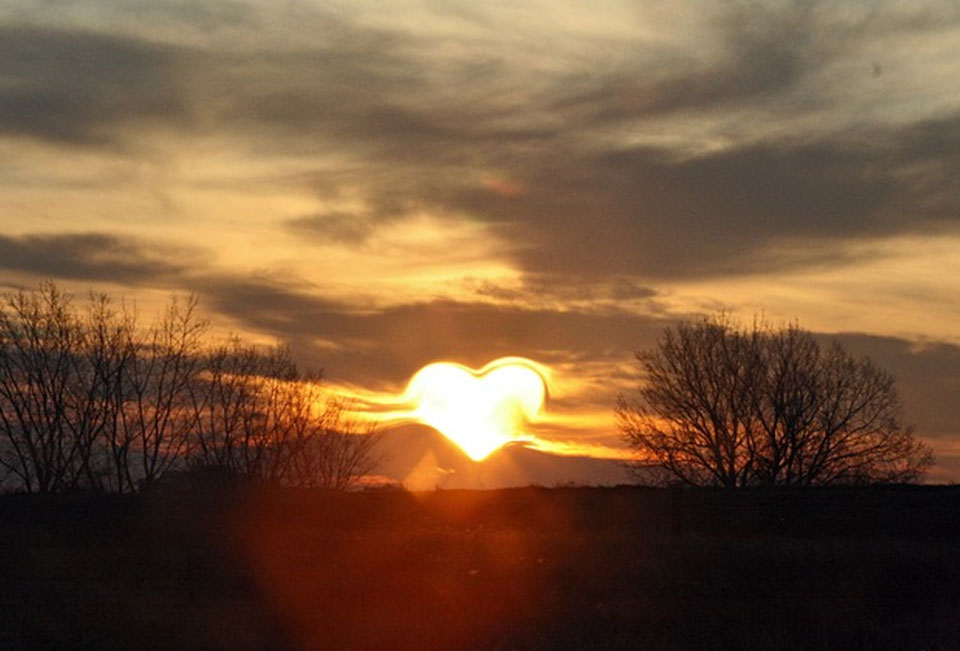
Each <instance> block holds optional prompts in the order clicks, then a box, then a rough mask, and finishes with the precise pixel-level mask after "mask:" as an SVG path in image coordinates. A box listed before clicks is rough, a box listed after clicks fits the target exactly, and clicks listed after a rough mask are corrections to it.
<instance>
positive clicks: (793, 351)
mask: <svg viewBox="0 0 960 651" xmlns="http://www.w3.org/2000/svg"><path fill="white" fill-rule="evenodd" d="M636 357H637V360H638V362H639V363H640V366H641V369H642V371H643V374H644V378H643V379H644V381H643V383H642V384H641V386H640V388H639V395H638V397H636V398H634V399H628V398H626V397H624V396H621V397H620V398H619V400H618V404H617V410H616V415H617V419H618V422H619V426H620V430H621V433H622V435H623V437H624V439H625V440H626V442H627V443H628V444H629V445H630V446H631V447H633V449H634V450H635V451H636V452H637V462H636V464H637V467H643V468H650V469H654V470H656V471H660V472H661V473H662V474H663V476H664V477H665V478H667V479H671V480H676V481H680V482H682V483H687V484H691V485H719V486H727V487H734V486H751V485H817V484H831V483H857V484H863V483H874V482H903V481H915V480H917V479H918V478H919V477H921V476H922V474H923V473H924V472H925V470H926V468H927V467H928V466H929V465H930V463H931V459H932V457H931V454H930V452H929V450H928V449H927V448H926V447H925V446H923V445H922V444H921V443H920V442H919V441H917V440H916V439H915V437H914V436H913V433H912V430H911V429H910V428H909V427H906V426H904V424H903V422H902V408H901V405H900V401H899V398H898V395H897V391H896V387H895V383H894V380H893V378H892V377H891V376H890V374H889V373H886V372H885V371H883V370H881V369H879V368H877V367H876V366H875V365H874V364H872V363H871V362H870V361H869V360H867V359H857V358H855V357H853V356H852V355H850V354H849V353H848V352H846V351H845V350H844V349H843V348H842V347H841V346H840V345H839V344H836V343H834V344H833V345H831V346H830V347H829V348H827V349H823V348H822V347H821V346H820V344H819V343H818V342H817V341H816V339H815V338H814V337H813V336H812V335H811V334H810V333H809V332H806V331H804V330H802V329H800V328H799V327H798V326H796V325H791V326H787V327H783V328H774V327H772V326H770V325H768V324H764V323H762V322H758V321H755V322H754V323H753V326H752V327H751V328H742V327H739V326H738V325H736V324H735V323H733V322H732V321H730V320H729V319H728V318H726V317H724V316H722V315H721V316H717V317H713V318H709V319H704V320H702V321H700V322H696V323H689V322H684V323H681V324H679V325H678V326H676V327H675V328H667V329H666V331H665V332H664V335H663V337H662V338H661V340H660V342H659V344H658V346H657V347H656V348H654V349H651V350H645V351H640V352H638V353H637V355H636Z"/></svg>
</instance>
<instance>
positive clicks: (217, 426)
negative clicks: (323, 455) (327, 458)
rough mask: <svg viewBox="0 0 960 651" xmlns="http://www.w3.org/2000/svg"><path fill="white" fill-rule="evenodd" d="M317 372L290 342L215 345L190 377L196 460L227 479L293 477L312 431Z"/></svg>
mask: <svg viewBox="0 0 960 651" xmlns="http://www.w3.org/2000/svg"><path fill="white" fill-rule="evenodd" d="M317 382H318V378H315V379H313V381H310V379H308V378H306V377H304V376H302V375H301V373H300V371H299V369H298V368H297V365H296V364H295V363H294V361H293V359H292V357H291V355H290V351H289V349H288V348H287V347H285V346H274V347H272V348H267V349H261V348H258V347H257V346H253V345H248V344H244V343H243V342H242V341H240V340H239V339H237V338H232V339H230V340H229V341H227V342H226V343H223V344H220V345H218V346H215V347H214V348H211V349H210V350H209V351H208V353H207V355H206V357H205V361H204V367H203V371H202V373H200V374H199V375H198V376H197V377H196V378H195V381H194V382H193V383H192V385H191V387H192V402H193V410H194V419H195V420H194V423H195V425H194V432H195V438H196V448H197V449H196V455H195V464H199V465H201V466H202V467H204V468H206V469H207V470H208V471H216V472H219V473H221V474H222V476H223V478H224V479H243V480H246V481H255V482H267V483H273V484H283V483H288V475H289V473H290V470H291V464H292V462H293V458H294V457H295V456H296V455H297V454H298V453H299V452H300V450H301V449H302V448H303V447H304V446H305V445H306V443H307V441H308V440H309V439H310V438H311V437H312V436H313V432H314V429H315V425H314V421H315V419H316V415H315V413H314V412H315V409H316V404H317V401H318V399H319V397H318V395H317V389H316V387H317V386H318V384H317Z"/></svg>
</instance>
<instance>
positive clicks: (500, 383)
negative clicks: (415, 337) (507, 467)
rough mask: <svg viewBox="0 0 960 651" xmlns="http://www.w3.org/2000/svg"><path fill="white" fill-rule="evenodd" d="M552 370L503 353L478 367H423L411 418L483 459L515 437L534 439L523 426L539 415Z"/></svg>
mask: <svg viewBox="0 0 960 651" xmlns="http://www.w3.org/2000/svg"><path fill="white" fill-rule="evenodd" d="M548 378H549V374H548V371H547V369H546V368H545V367H544V366H543V365H541V364H537V363H536V362H534V361H532V360H529V359H525V358H522V357H502V358H500V359H497V360H494V361H492V362H490V363H489V364H487V365H486V366H484V367H483V368H482V369H480V370H479V371H475V370H473V369H471V368H468V367H466V366H463V365H461V364H455V363H453V362H436V363H433V364H428V365H427V366H424V367H423V368H422V369H420V370H419V371H418V372H417V373H416V374H415V375H414V376H413V377H412V378H411V379H410V382H409V384H408V385H407V390H406V392H405V398H406V399H407V400H408V401H409V402H410V403H411V404H413V405H415V407H414V409H413V412H412V417H413V419H414V420H417V421H419V422H421V423H423V424H424V425H429V426H430V427H433V428H434V429H436V430H438V431H439V432H441V433H442V434H443V435H444V436H446V437H447V438H448V439H450V440H451V441H453V442H454V443H456V444H457V445H458V446H459V447H460V448H461V449H462V450H463V451H464V452H465V453H466V454H467V456H469V457H470V458H471V459H473V460H474V461H480V460H482V459H484V458H486V457H487V456H489V455H490V453H492V452H493V451H494V450H497V449H498V448H500V447H502V446H503V445H505V444H507V443H510V442H514V441H533V440H534V438H533V437H532V436H530V435H529V434H527V433H526V432H525V431H524V426H525V425H526V424H527V423H529V422H532V421H534V420H535V419H536V417H537V415H538V414H539V413H540V410H541V409H542V408H543V405H544V403H545V401H546V399H547V396H548V383H549V379H548Z"/></svg>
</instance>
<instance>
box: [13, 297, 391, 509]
mask: <svg viewBox="0 0 960 651" xmlns="http://www.w3.org/2000/svg"><path fill="white" fill-rule="evenodd" d="M196 311H197V300H196V298H194V297H190V298H188V299H186V300H185V301H183V300H180V299H177V298H176V297H174V298H173V299H171V301H170V303H169V304H168V306H167V307H166V309H165V311H164V312H163V314H162V316H161V317H160V318H159V319H158V320H157V321H156V322H155V323H154V324H153V325H152V326H151V327H150V328H148V329H146V330H141V329H140V328H139V327H138V325H137V315H136V313H135V312H133V311H131V310H128V309H127V308H126V306H125V305H124V304H123V303H120V304H119V305H116V304H114V303H113V302H112V301H111V300H110V298H109V297H108V296H107V295H105V294H93V293H91V294H90V297H89V301H88V303H87V306H86V309H84V310H77V309H75V308H74V307H73V305H72V302H71V298H70V297H69V296H68V295H67V294H65V293H63V292H61V291H60V290H59V289H58V288H57V287H56V286H55V285H54V284H53V283H45V284H43V285H41V287H40V288H39V289H38V290H36V291H32V292H27V291H19V292H16V293H12V294H7V295H5V296H3V300H2V303H0V482H5V483H6V484H7V485H10V486H13V487H16V488H17V489H19V490H25V491H27V492H49V491H60V490H72V489H77V488H84V489H90V488H92V489H96V490H114V491H119V492H125V491H132V490H137V489H138V488H140V487H142V486H149V485H150V484H152V483H154V482H156V481H157V480H158V479H160V478H161V477H162V476H163V475H164V473H166V472H167V471H169V470H170V469H172V468H174V467H176V466H178V465H189V464H193V465H195V466H201V467H202V468H205V469H207V470H210V471H213V472H214V473H219V476H220V478H221V479H230V480H232V479H237V478H242V479H244V480H250V481H256V482H266V483H271V484H276V485H300V486H315V487H323V488H334V489H343V488H346V487H348V486H349V485H351V484H352V483H353V482H355V481H356V480H357V479H358V478H359V477H362V476H363V475H364V474H367V473H369V472H370V471H371V470H372V468H373V465H374V463H375V459H374V457H373V454H372V451H373V448H374V446H375V445H376V443H377V440H378V437H377V436H376V435H375V434H374V433H373V432H372V430H364V429H362V428H360V427H359V426H357V425H356V424H355V423H353V422H351V421H348V420H347V419H345V418H344V417H343V414H344V410H343V408H342V405H340V404H339V403H336V402H335V401H329V400H328V399H327V396H326V394H325V392H324V391H323V390H322V386H321V383H320V376H319V375H316V376H310V375H305V374H303V373H301V372H300V370H299V369H298V367H297V365H296V363H295V362H294V360H293V357H292V355H291V353H290V350H289V349H288V348H287V347H285V346H280V345H278V346H274V347H269V348H262V347H258V346H254V345H250V344H246V343H244V342H243V341H241V340H240V339H239V338H237V337H233V338H231V339H229V340H227V341H226V342H224V343H221V344H219V345H213V346H211V345H209V344H207V343H205V341H204V336H205V331H206V324H205V323H204V322H202V321H201V320H199V319H198V317H197V316H196Z"/></svg>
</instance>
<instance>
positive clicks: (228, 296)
mask: <svg viewBox="0 0 960 651" xmlns="http://www.w3.org/2000/svg"><path fill="white" fill-rule="evenodd" d="M191 288H192V289H193V290H195V291H197V292H198V293H200V294H201V296H202V297H203V298H204V301H205V304H207V305H208V306H210V307H211V308H212V309H214V310H215V311H217V312H219V313H221V314H223V315H225V316H228V317H229V318H230V319H231V320H234V321H236V322H239V323H240V324H242V325H243V326H244V327H246V328H249V329H251V330H254V331H258V332H262V333H269V334H270V335H273V336H276V337H279V338H280V339H282V340H285V341H288V342H290V343H291V344H293V345H294V346H295V347H296V348H298V352H300V353H301V354H302V356H303V358H304V359H308V360H309V361H310V362H311V363H313V364H314V365H316V366H326V367H328V368H331V369H333V370H334V372H335V373H338V374H339V373H347V374H349V375H350V376H351V377H350V380H351V381H353V382H372V383H377V382H383V381H388V382H403V381H406V380H407V379H408V378H409V376H410V375H412V374H413V372H414V371H416V370H417V369H419V368H420V367H421V366H422V365H423V364H425V363H427V362H429V361H436V360H442V359H453V360H456V361H460V362H462V363H466V364H472V365H475V366H476V367H478V368H479V367H480V366H482V365H483V364H485V363H487V362H489V361H490V360H491V359H494V358H496V357H502V356H507V355H517V354H524V355H530V356H532V357H533V358H535V359H537V360H538V361H543V362H545V363H552V362H554V361H564V362H569V361H572V360H574V359H576V358H578V357H579V358H580V359H629V358H630V357H631V355H632V352H633V351H634V350H636V348H637V347H640V346H642V345H646V344H647V343H649V342H652V341H653V340H655V337H656V335H657V334H659V331H660V329H661V328H662V326H663V324H664V323H665V321H664V320H663V319H661V318H659V317H656V316H642V315H636V314H630V313H626V312H619V313H610V312H608V313H603V314H600V313H592V314H591V313H584V312H571V311H566V312H564V311H558V310H528V309H523V308H518V307H500V306H497V305H491V304H485V303H464V302H457V301H449V300H427V301H423V302H418V303H414V304H408V305H399V306H395V307H388V308H383V309H363V308H358V307H357V306H355V305H350V304H347V303H342V302H338V301H331V300H327V299H324V298H322V297H319V296H317V295H316V294H311V293H308V291H306V290H307V289H308V288H306V287H296V286H291V285H290V284H289V283H287V282H283V281H278V280H275V279H270V278H259V279H241V278H232V277H217V278H208V279H206V280H198V281H196V282H194V283H193V284H192V285H191ZM317 342H321V343H322V345H319V346H318V345H316V343H317ZM330 343H333V344H334V345H333V346H330V345H329V344H330Z"/></svg>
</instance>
